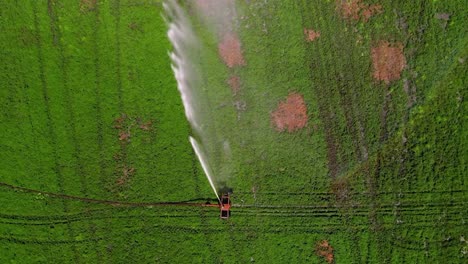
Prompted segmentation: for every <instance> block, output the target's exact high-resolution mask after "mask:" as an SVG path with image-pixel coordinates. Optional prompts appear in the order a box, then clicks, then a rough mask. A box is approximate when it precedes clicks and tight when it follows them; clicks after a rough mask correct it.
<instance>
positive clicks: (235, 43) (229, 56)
mask: <svg viewBox="0 0 468 264" xmlns="http://www.w3.org/2000/svg"><path fill="white" fill-rule="evenodd" d="M218 52H219V56H220V57H221V58H222V59H223V61H224V63H225V64H226V65H227V66H228V67H229V68H232V67H235V66H244V65H245V60H244V56H243V55H242V49H241V43H240V41H239V38H238V37H237V35H236V34H235V33H233V32H228V33H226V34H225V35H224V37H223V39H222V41H221V42H220V43H219V44H218Z"/></svg>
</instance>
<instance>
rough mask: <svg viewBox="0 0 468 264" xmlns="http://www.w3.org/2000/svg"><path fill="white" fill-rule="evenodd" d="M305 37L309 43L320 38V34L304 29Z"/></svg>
mask: <svg viewBox="0 0 468 264" xmlns="http://www.w3.org/2000/svg"><path fill="white" fill-rule="evenodd" d="M304 35H305V38H306V40H307V42H312V41H314V40H316V39H318V38H319V37H320V32H319V31H315V30H313V29H307V28H304Z"/></svg>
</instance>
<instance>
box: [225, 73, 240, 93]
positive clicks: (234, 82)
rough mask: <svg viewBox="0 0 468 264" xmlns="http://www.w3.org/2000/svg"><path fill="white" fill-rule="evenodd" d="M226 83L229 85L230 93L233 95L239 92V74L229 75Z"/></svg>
mask: <svg viewBox="0 0 468 264" xmlns="http://www.w3.org/2000/svg"><path fill="white" fill-rule="evenodd" d="M227 83H228V84H229V87H231V90H232V93H233V94H234V95H237V93H239V92H240V87H241V83H240V78H239V76H231V77H230V78H229V79H228V81H227Z"/></svg>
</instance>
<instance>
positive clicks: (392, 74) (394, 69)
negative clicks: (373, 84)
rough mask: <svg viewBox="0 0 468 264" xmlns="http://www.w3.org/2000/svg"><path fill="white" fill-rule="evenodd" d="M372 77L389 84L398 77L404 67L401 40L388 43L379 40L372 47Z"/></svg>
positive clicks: (404, 60)
mask: <svg viewBox="0 0 468 264" xmlns="http://www.w3.org/2000/svg"><path fill="white" fill-rule="evenodd" d="M372 65H373V69H374V72H373V77H374V78H375V79H376V80H379V81H384V82H385V83H386V84H389V83H390V82H391V81H394V80H398V79H400V76H401V72H402V71H403V69H404V68H405V67H406V58H405V55H404V54H403V44H402V43H401V42H397V43H393V44H392V43H390V42H388V41H380V42H379V43H378V44H377V46H376V47H373V48H372Z"/></svg>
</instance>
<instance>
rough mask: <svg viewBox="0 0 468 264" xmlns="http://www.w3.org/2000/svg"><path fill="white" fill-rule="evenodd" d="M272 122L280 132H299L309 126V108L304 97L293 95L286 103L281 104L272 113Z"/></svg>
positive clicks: (290, 95)
mask: <svg viewBox="0 0 468 264" xmlns="http://www.w3.org/2000/svg"><path fill="white" fill-rule="evenodd" d="M271 122H272V123H273V125H274V126H275V127H276V130H277V131H279V132H282V131H285V130H288V132H289V133H291V132H294V131H297V130H299V129H301V128H303V127H305V126H306V125H307V106H306V104H305V102H304V98H303V97H302V95H300V94H298V93H291V94H289V96H288V97H287V98H286V101H283V102H279V103H278V108H277V109H276V110H275V111H274V112H273V113H271Z"/></svg>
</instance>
